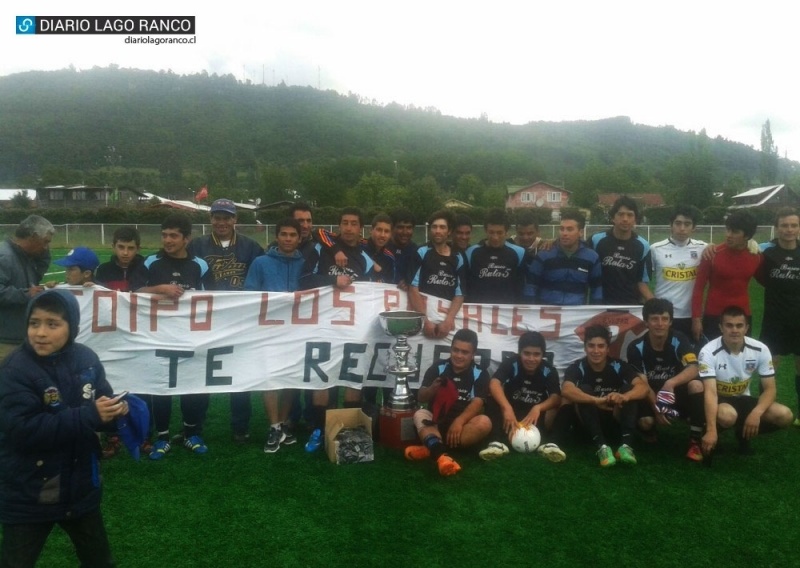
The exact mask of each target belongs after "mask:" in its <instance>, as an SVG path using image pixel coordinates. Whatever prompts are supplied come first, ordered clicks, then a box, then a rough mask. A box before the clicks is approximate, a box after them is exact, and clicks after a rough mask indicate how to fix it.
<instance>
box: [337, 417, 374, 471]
mask: <svg viewBox="0 0 800 568" xmlns="http://www.w3.org/2000/svg"><path fill="white" fill-rule="evenodd" d="M359 426H363V427H364V429H365V430H366V431H367V433H368V434H369V436H370V440H369V444H370V447H369V448H368V450H369V453H370V454H373V455H374V448H373V447H372V418H370V417H369V416H367V415H366V414H364V412H363V411H362V410H361V409H360V408H341V409H336V410H329V411H328V412H326V413H325V451H326V452H327V454H328V459H329V460H331V462H333V463H335V464H338V463H339V457H338V449H339V448H338V445H339V444H338V442H336V435H337V434H338V433H339V431H340V430H341V429H342V428H357V427H359ZM369 461H372V460H369Z"/></svg>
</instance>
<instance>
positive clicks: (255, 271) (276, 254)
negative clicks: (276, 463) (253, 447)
mask: <svg viewBox="0 0 800 568" xmlns="http://www.w3.org/2000/svg"><path fill="white" fill-rule="evenodd" d="M275 233H276V234H277V235H278V239H277V243H278V244H277V246H274V247H271V248H270V249H269V250H268V251H267V252H266V254H264V255H263V256H259V257H258V258H257V259H255V260H254V261H253V264H252V265H251V266H250V270H249V271H248V273H247V279H246V280H245V282H244V289H245V290H260V291H263V292H294V291H295V290H297V288H298V284H299V282H300V274H301V273H302V271H303V265H304V264H305V259H304V258H303V255H302V254H300V251H299V250H298V247H299V246H300V238H301V237H300V223H298V222H297V221H295V220H294V219H292V218H286V219H283V220H282V221H280V222H278V224H277V225H275ZM295 394H296V393H295V391H294V390H289V389H279V390H269V391H266V392H265V393H264V410H265V411H266V413H267V418H268V419H269V422H270V428H269V433H268V434H267V442H266V444H264V452H266V453H268V454H272V453H275V452H277V451H278V450H279V449H280V447H281V444H285V445H289V444H294V443H295V442H297V438H295V436H294V434H293V433H292V432H291V431H290V429H289V427H288V426H287V419H288V418H289V411H290V410H291V408H292V403H293V401H294V398H295Z"/></svg>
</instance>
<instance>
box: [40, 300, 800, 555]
mask: <svg viewBox="0 0 800 568" xmlns="http://www.w3.org/2000/svg"><path fill="white" fill-rule="evenodd" d="M751 297H752V299H753V305H754V309H755V313H754V321H755V322H756V330H755V332H756V334H757V333H758V327H759V326H760V313H761V300H762V291H761V288H760V287H759V286H757V285H753V286H752V290H751ZM133 372H135V370H133ZM778 398H779V400H780V401H781V402H783V403H785V404H788V405H789V406H790V407H792V408H793V409H794V408H795V407H796V400H795V399H796V397H795V393H794V383H793V373H792V370H791V369H790V366H789V365H784V366H783V368H782V369H781V370H780V372H779V379H778ZM253 406H254V409H255V413H254V417H253V421H252V425H251V432H252V434H253V438H252V441H251V443H250V444H248V445H246V446H244V447H238V446H234V445H232V444H231V443H230V439H231V432H230V426H229V413H228V398H227V396H224V395H222V396H215V397H213V398H212V407H211V410H210V413H209V418H208V422H207V424H206V431H205V438H206V441H207V443H208V445H209V447H210V451H209V453H208V454H207V455H205V456H193V455H191V454H189V452H188V451H186V450H184V449H183V448H174V449H173V451H172V453H171V454H169V455H168V456H167V458H166V459H164V460H162V461H161V462H151V461H149V460H147V459H144V460H142V461H141V462H138V463H136V462H134V461H133V460H132V459H131V458H130V457H129V456H128V455H127V454H126V453H124V452H123V453H122V454H121V455H119V456H117V457H115V458H113V459H111V460H108V461H106V462H104V464H103V473H104V480H105V498H104V504H103V512H104V514H105V517H106V523H107V526H108V530H109V533H110V539H111V542H112V548H113V550H114V553H115V556H116V558H117V561H118V563H119V565H120V566H135V567H142V568H145V567H154V568H162V567H166V566H176V567H183V566H186V567H206V566H207V567H222V566H232V567H237V568H245V567H250V566H267V567H271V566H287V567H295V566H310V567H316V566H329V567H336V566H348V567H349V566H391V567H394V566H399V565H404V566H430V567H436V566H442V567H445V566H446V567H448V568H453V567H460V566H467V567H471V566H525V565H536V564H540V563H541V564H544V565H546V566H550V567H553V566H570V567H572V566H648V567H655V568H659V567H673V566H674V567H684V568H685V567H694V566H697V567H704V568H705V567H708V566H715V565H722V566H725V567H726V568H730V567H739V566H741V567H751V566H775V567H789V566H796V565H797V564H798V561H799V560H800V553H798V545H799V544H800V537H799V536H798V530H797V523H798V520H800V519H799V518H798V514H797V511H798V510H800V495H798V491H797V490H796V486H795V483H794V481H793V479H794V474H795V472H797V471H800V453H798V452H797V451H796V446H797V444H798V441H800V430H798V429H792V430H787V431H782V432H777V433H774V434H770V435H768V436H764V437H761V438H759V439H757V440H756V441H755V442H754V448H755V449H756V455H754V456H751V457H747V458H744V457H740V456H738V455H737V454H736V452H735V442H734V440H733V436H732V434H731V433H730V432H728V433H726V434H725V435H724V437H723V438H722V443H721V447H722V449H721V452H720V453H719V455H718V456H716V458H715V460H714V464H713V467H711V468H707V467H703V466H702V465H698V464H695V463H691V462H688V461H687V460H686V459H685V458H684V457H683V456H684V452H685V450H686V436H687V428H686V426H685V425H683V424H677V425H675V426H673V427H672V428H671V429H669V430H666V431H662V433H661V439H660V442H659V443H658V444H657V445H654V446H648V445H645V444H643V443H639V444H638V446H637V454H638V457H639V462H640V463H639V465H637V466H636V467H633V468H630V467H623V466H621V465H617V466H616V467H614V468H611V469H610V470H601V469H600V468H599V467H598V465H597V462H596V458H595V456H594V453H593V450H592V448H591V447H590V446H589V445H582V444H580V443H577V442H575V443H573V444H572V445H569V446H566V447H565V450H566V451H567V454H568V459H567V461H566V462H565V463H562V464H551V463H549V462H547V461H545V460H543V459H541V458H539V457H538V456H529V455H522V454H512V455H510V456H508V457H506V458H503V459H501V460H498V461H495V462H482V461H481V460H480V459H478V457H477V455H476V454H475V453H472V452H469V453H462V454H460V455H457V456H456V458H457V459H458V460H459V462H460V463H461V465H462V466H463V470H462V472H460V473H459V474H458V475H457V476H455V477H452V478H441V477H440V476H439V475H438V473H437V472H436V471H435V469H434V468H433V466H432V464H430V463H410V462H406V461H405V460H404V459H403V457H402V455H401V453H400V452H399V451H397V450H391V449H387V448H384V447H380V446H379V447H377V448H376V459H375V462H373V463H370V464H358V465H349V466H335V465H332V464H330V463H328V461H327V459H326V457H325V455H324V453H322V452H319V453H316V454H307V453H305V452H304V450H303V443H304V442H305V440H306V437H307V433H304V432H301V433H300V436H299V437H300V443H298V444H296V445H294V446H289V447H285V446H284V447H283V448H281V450H280V451H279V452H278V453H276V454H271V455H267V454H264V453H263V451H262V446H263V443H264V438H265V436H266V429H267V425H266V420H265V417H264V412H263V409H262V408H261V405H260V403H259V401H258V400H257V398H256V397H254V400H253ZM179 417H180V412H179V411H178V409H177V407H176V409H175V412H174V413H173V424H174V426H173V430H176V429H177V424H178V420H179ZM75 565H76V561H75V559H74V555H73V552H72V550H71V545H70V543H69V541H68V540H67V538H66V537H65V536H64V534H63V533H61V532H60V531H58V530H56V531H54V534H53V535H52V536H51V538H50V540H49V541H48V544H47V546H46V549H45V551H44V553H43V556H42V560H41V562H40V566H45V567H53V568H58V567H61V566H75Z"/></svg>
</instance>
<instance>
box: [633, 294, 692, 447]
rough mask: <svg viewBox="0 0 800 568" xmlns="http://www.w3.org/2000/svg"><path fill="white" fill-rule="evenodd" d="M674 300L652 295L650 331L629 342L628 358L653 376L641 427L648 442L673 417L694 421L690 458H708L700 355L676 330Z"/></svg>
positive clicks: (647, 315) (646, 312)
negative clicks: (702, 448) (702, 445)
mask: <svg viewBox="0 0 800 568" xmlns="http://www.w3.org/2000/svg"><path fill="white" fill-rule="evenodd" d="M672 315H673V307H672V302H670V301H669V300H664V299H662V298H650V299H649V300H647V301H646V302H645V303H644V306H643V307H642V319H644V322H645V324H646V325H647V333H645V334H644V335H643V336H642V337H640V338H639V339H637V340H636V341H633V342H631V343H630V344H629V345H628V363H630V364H631V365H633V366H634V367H635V368H636V370H637V371H639V372H640V373H643V374H644V375H645V376H646V377H647V383H648V386H649V387H650V389H649V391H648V393H647V398H645V399H644V400H641V401H639V407H638V413H637V414H638V419H637V426H638V427H639V431H640V432H641V433H642V437H644V439H645V440H646V441H650V442H655V441H656V440H657V437H656V425H660V426H669V425H670V420H671V419H673V418H679V417H684V418H688V419H689V422H690V427H689V450H688V451H687V452H686V457H687V458H688V459H690V460H692V461H698V462H699V461H703V453H702V452H701V451H700V438H701V436H702V435H703V424H704V423H705V414H704V412H703V383H702V382H700V381H699V380H696V379H697V377H698V370H697V355H696V354H695V351H694V348H693V347H692V345H691V342H690V341H689V338H688V337H687V336H686V335H684V334H683V333H681V332H680V331H677V330H674V329H672Z"/></svg>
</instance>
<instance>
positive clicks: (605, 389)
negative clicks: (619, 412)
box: [564, 357, 639, 396]
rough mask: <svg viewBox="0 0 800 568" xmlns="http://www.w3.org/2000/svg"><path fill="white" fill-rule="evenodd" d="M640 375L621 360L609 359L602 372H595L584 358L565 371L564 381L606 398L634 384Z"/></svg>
mask: <svg viewBox="0 0 800 568" xmlns="http://www.w3.org/2000/svg"><path fill="white" fill-rule="evenodd" d="M637 376H639V373H638V372H637V371H636V369H635V368H634V367H633V365H630V364H628V363H626V362H625V361H622V360H621V359H614V358H609V359H608V362H607V363H606V366H605V367H603V370H602V371H595V370H594V369H592V366H591V365H589V361H588V360H587V359H586V357H584V358H583V359H579V360H578V361H575V362H574V363H572V364H571V365H570V366H569V367H567V370H566V371H564V380H565V381H569V382H571V383H574V384H575V386H577V387H578V388H580V389H581V390H583V391H584V392H586V389H585V388H583V387H584V386H588V387H589V389H588V390H589V392H591V393H592V394H593V395H594V396H606V395H607V394H609V393H612V392H621V391H622V389H623V388H624V387H625V386H626V385H630V384H632V383H633V379H635V378H636V377H637Z"/></svg>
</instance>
